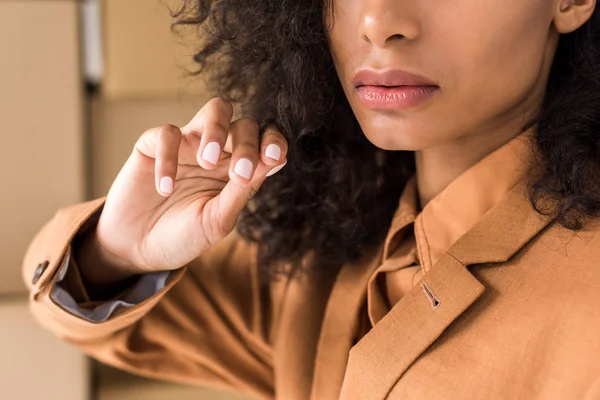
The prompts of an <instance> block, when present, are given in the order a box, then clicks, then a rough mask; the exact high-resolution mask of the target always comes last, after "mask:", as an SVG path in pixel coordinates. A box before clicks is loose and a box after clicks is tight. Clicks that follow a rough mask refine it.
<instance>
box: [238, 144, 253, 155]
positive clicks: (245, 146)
mask: <svg viewBox="0 0 600 400" xmlns="http://www.w3.org/2000/svg"><path fill="white" fill-rule="evenodd" d="M235 150H237V151H239V150H246V151H248V152H249V153H251V154H252V155H254V153H257V152H258V149H257V146H256V143H253V142H249V141H241V142H238V143H236V144H235Z"/></svg>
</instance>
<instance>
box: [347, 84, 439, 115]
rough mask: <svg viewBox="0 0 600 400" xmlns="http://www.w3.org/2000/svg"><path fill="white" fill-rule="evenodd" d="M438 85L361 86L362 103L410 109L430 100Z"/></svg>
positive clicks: (391, 108) (359, 91) (360, 96)
mask: <svg viewBox="0 0 600 400" xmlns="http://www.w3.org/2000/svg"><path fill="white" fill-rule="evenodd" d="M438 89H439V87H438V86H393V87H387V86H359V87H357V88H356V92H357V93H358V98H359V100H360V101H361V103H362V104H363V105H364V106H365V107H366V108H369V109H374V110H408V109H411V108H415V107H418V106H419V105H421V104H423V103H424V102H425V101H427V100H429V99H430V98H431V97H432V96H433V95H434V94H435V93H436V92H437V90H438Z"/></svg>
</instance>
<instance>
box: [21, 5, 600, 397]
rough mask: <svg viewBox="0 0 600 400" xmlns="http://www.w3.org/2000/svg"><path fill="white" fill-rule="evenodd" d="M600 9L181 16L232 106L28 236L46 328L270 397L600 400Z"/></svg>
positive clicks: (166, 142) (155, 137)
mask: <svg viewBox="0 0 600 400" xmlns="http://www.w3.org/2000/svg"><path fill="white" fill-rule="evenodd" d="M595 3H596V2H595V1H594V0H535V1H523V0H508V1H500V0H490V1H486V2H481V1H476V0H456V1H438V2H431V1H383V0H357V1H350V2H348V1H341V0H333V2H324V3H323V4H321V2H306V1H287V2H268V1H247V0H222V1H220V2H210V1H208V0H197V1H188V2H187V3H186V4H184V6H183V8H182V9H181V10H180V12H179V13H177V15H176V18H177V22H176V23H175V26H177V27H186V26H193V27H195V26H202V27H205V28H207V29H206V32H208V34H207V35H205V36H203V40H205V42H203V43H202V45H201V48H200V51H199V52H198V53H197V54H196V61H198V62H199V63H200V64H201V67H202V68H201V70H206V71H208V72H210V73H211V74H210V75H209V79H207V82H208V83H211V84H212V89H213V90H214V93H215V94H217V95H218V97H215V98H214V99H213V100H211V101H209V102H208V103H207V104H206V105H205V106H204V107H203V108H202V109H201V110H200V111H199V113H198V114H197V115H196V116H195V117H194V118H193V119H192V120H191V121H190V122H189V123H188V124H187V125H185V126H183V127H176V126H171V125H166V126H162V127H157V128H153V129H150V130H148V131H147V132H145V133H144V134H142V135H141V136H140V138H139V140H138V142H137V143H136V145H135V148H134V150H133V152H132V154H131V156H130V158H129V159H128V160H127V162H126V163H125V165H124V166H123V168H122V170H121V172H120V173H119V175H118V176H117V178H116V179H115V181H114V183H113V185H112V187H111V189H110V191H109V193H108V195H107V196H106V197H103V198H100V199H96V200H93V201H90V202H86V203H81V204H76V205H73V206H70V207H67V208H64V209H62V210H60V211H59V212H58V213H57V214H56V215H55V216H54V218H53V219H52V220H51V221H50V222H49V223H48V224H47V225H46V226H44V228H43V229H42V230H41V231H40V233H38V235H37V236H36V237H35V239H34V240H33V242H32V243H31V245H30V247H29V249H28V251H27V254H26V256H25V260H24V264H23V271H24V278H25V280H26V282H27V283H28V285H29V287H30V290H31V293H32V296H31V306H32V311H33V313H34V315H35V316H36V317H37V318H38V320H39V321H40V323H41V324H43V325H44V326H45V327H47V328H48V329H49V330H51V331H52V332H54V333H55V334H56V335H58V336H60V337H62V338H64V339H65V340H67V341H69V342H71V343H73V344H74V345H76V346H78V347H79V348H81V349H82V350H83V351H85V352H86V353H88V354H90V355H91V356H92V357H95V358H97V359H99V360H101V361H103V362H106V363H108V364H112V365H114V366H116V367H119V368H123V369H126V370H129V371H131V372H134V373H138V374H141V375H145V376H149V377H155V378H160V379H168V380H173V381H177V382H185V383H192V384H199V385H211V386H217V387H227V388H230V389H233V390H238V391H241V392H244V393H248V394H251V395H254V396H258V397H261V398H277V399H286V400H287V399H308V398H310V399H338V398H341V399H384V398H389V399H400V398H402V399H464V398H473V399H513V398H527V399H581V398H584V399H597V398H600V363H599V362H598V354H600V312H598V308H597V306H596V301H597V295H598V292H599V291H600V266H599V265H598V260H599V259H600V237H599V235H598V227H597V225H595V224H593V222H595V221H596V219H597V217H598V215H599V210H600V192H599V188H600V169H599V166H600V70H599V69H600V40H599V39H600V38H599V35H600V14H599V12H598V11H597V10H596V9H595V5H596V4H595ZM217 64H218V68H217V67H215V65H217ZM234 102H239V103H240V104H241V105H242V106H243V110H244V115H245V116H246V117H245V118H242V119H238V120H236V121H231V119H232V115H233V106H232V103H234ZM259 189H260V190H259ZM238 217H239V220H238Z"/></svg>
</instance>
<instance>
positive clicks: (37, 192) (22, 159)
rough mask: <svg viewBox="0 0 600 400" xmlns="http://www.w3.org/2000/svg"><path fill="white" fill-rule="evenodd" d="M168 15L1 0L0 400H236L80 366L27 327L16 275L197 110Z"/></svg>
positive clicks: (199, 99)
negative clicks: (136, 150)
mask: <svg viewBox="0 0 600 400" xmlns="http://www.w3.org/2000/svg"><path fill="white" fill-rule="evenodd" d="M177 5H178V1H177V0H168V1H166V0H83V1H82V0H0V51H1V54H0V117H1V125H0V126H2V130H1V131H0V182H1V186H0V193H1V196H0V221H1V223H0V253H1V254H2V263H1V264H0V398H1V399H4V400H14V399H17V400H20V399H25V400H30V399H31V400H34V399H41V398H43V399H45V400H54V399H60V400H88V399H98V400H121V399H127V400H132V399H133V400H135V399H145V400H154V399H182V400H187V399H206V400H217V399H219V400H233V399H237V400H240V399H242V397H240V396H239V395H236V394H233V393H220V392H216V391H214V390H209V389H204V388H197V387H190V386H183V385H176V384H170V383H165V382H159V381H152V380H148V379H143V378H139V377H134V376H132V375H129V374H126V373H124V372H120V371H116V370H114V369H111V368H109V367H107V366H103V365H100V364H98V363H96V362H94V361H92V360H90V359H88V358H87V357H86V356H85V355H83V354H82V353H80V352H79V351H78V350H76V349H75V348H72V347H70V346H69V345H67V344H64V343H62V342H61V341H59V340H58V339H55V338H54V337H53V336H51V335H50V334H49V333H47V332H46V331H44V330H43V329H42V328H40V327H39V326H38V325H37V324H36V323H35V322H34V321H33V319H32V317H31V316H30V314H29V311H28V308H27V293H26V291H25V286H24V284H23V283H22V278H21V272H20V269H21V262H22V259H23V255H24V252H25V249H26V247H27V245H28V244H29V242H30V241H31V240H32V238H33V236H34V235H35V234H36V232H37V231H38V230H39V229H40V228H41V227H42V225H43V224H44V223H45V222H46V221H48V220H49V219H50V218H52V216H53V215H54V213H55V212H56V211H57V210H58V209H59V208H61V207H64V206H66V205H69V204H73V203H78V202H81V201H86V200H90V199H93V198H97V197H100V196H103V195H105V194H106V193H107V192H108V189H109V188H110V185H111V183H112V181H113V180H114V178H115V177H116V175H117V173H118V172H119V170H120V169H121V167H122V165H123V163H124V162H125V160H126V159H127V157H128V156H129V154H130V153H131V150H132V148H133V145H134V143H135V141H136V139H137V138H138V137H139V136H140V135H141V134H142V133H143V132H144V131H145V130H147V129H148V128H151V127H153V126H157V125H163V124H166V123H171V124H175V125H179V126H181V125H184V124H185V123H187V121H189V119H191V117H192V116H193V115H194V114H195V113H196V112H197V111H198V110H199V109H200V108H201V107H202V106H203V105H204V103H206V101H208V99H209V97H208V96H207V95H206V93H204V91H203V89H202V85H201V83H200V81H199V80H198V79H195V78H194V77H189V76H187V75H186V70H189V69H192V68H193V63H192V62H191V55H192V54H193V42H191V40H190V38H189V37H188V38H187V39H186V38H183V37H180V36H177V35H175V34H173V33H172V32H171V30H170V24H171V22H172V20H171V16H170V9H171V10H172V9H176V8H177ZM184 39H185V40H184ZM234 118H235V117H234Z"/></svg>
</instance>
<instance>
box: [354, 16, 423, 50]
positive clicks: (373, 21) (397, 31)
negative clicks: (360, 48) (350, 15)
mask: <svg viewBox="0 0 600 400" xmlns="http://www.w3.org/2000/svg"><path fill="white" fill-rule="evenodd" d="M361 30H362V34H361V36H362V38H363V40H365V41H366V42H367V43H370V44H373V45H377V46H379V47H384V46H386V45H387V44H388V43H389V42H395V41H398V40H407V39H410V38H415V37H416V36H417V35H418V28H417V24H416V23H414V22H411V21H410V20H409V19H408V18H406V16H405V17H403V18H400V17H397V16H395V15H394V13H393V11H392V10H390V8H389V7H385V8H382V7H378V8H375V7H373V8H371V9H367V10H365V12H364V14H363V16H362V21H361Z"/></svg>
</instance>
